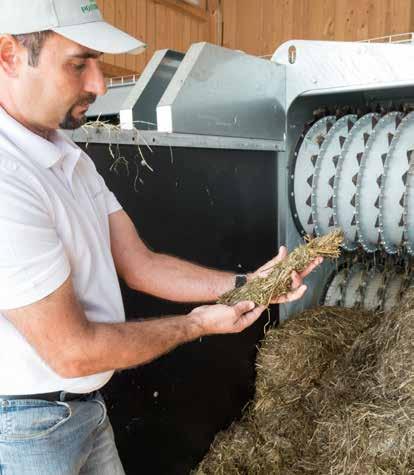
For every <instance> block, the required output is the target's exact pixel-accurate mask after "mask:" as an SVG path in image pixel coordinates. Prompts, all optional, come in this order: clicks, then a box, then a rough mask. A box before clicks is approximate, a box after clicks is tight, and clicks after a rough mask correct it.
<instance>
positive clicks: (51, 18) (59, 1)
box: [0, 0, 146, 54]
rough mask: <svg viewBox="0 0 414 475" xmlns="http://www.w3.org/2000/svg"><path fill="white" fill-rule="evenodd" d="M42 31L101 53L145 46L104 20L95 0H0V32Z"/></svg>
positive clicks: (117, 52)
mask: <svg viewBox="0 0 414 475" xmlns="http://www.w3.org/2000/svg"><path fill="white" fill-rule="evenodd" d="M45 30H52V31H55V32H56V33H59V34H60V35H62V36H64V37H65V38H68V39H69V40H72V41H75V42H76V43H79V44H80V45H82V46H86V47H87V48H90V49H93V50H95V51H99V52H102V53H110V54H120V53H130V54H139V53H141V52H142V51H144V49H145V48H146V44H145V43H143V42H142V41H140V40H137V39H136V38H133V37H132V36H130V35H128V34H127V33H125V32H123V31H121V30H119V29H118V28H115V27H114V26H112V25H110V24H109V23H107V22H105V21H104V20H103V18H102V14H101V12H100V10H99V7H98V5H97V4H96V0H0V34H9V35H22V34H25V33H34V32H39V31H45Z"/></svg>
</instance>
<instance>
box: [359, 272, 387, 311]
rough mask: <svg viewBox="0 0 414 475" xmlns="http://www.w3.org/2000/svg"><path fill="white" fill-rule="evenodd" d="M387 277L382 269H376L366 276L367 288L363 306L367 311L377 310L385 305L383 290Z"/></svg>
mask: <svg viewBox="0 0 414 475" xmlns="http://www.w3.org/2000/svg"><path fill="white" fill-rule="evenodd" d="M384 279H385V276H384V274H383V272H382V269H378V268H377V267H374V268H372V269H370V270H369V272H368V273H367V276H366V287H365V294H364V299H363V301H362V305H363V307H364V308H365V309H366V310H377V309H379V308H382V305H383V288H384Z"/></svg>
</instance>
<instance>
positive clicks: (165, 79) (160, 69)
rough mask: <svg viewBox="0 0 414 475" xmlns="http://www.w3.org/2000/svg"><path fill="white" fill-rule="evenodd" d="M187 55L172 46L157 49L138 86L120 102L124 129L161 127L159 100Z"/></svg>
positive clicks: (153, 128) (121, 120)
mask: <svg viewBox="0 0 414 475" xmlns="http://www.w3.org/2000/svg"><path fill="white" fill-rule="evenodd" d="M183 58H184V54H182V53H179V52H178V51H172V50H169V49H165V50H160V51H156V52H155V53H154V55H153V56H152V58H151V60H150V61H149V63H148V64H147V65H146V67H145V69H144V71H143V72H142V74H141V76H140V77H139V79H138V81H137V83H136V85H135V87H134V88H133V89H132V90H131V91H130V93H129V95H128V97H126V99H125V101H123V102H122V103H120V104H119V117H120V123H121V128H122V129H126V130H132V129H133V128H134V127H135V128H137V129H144V130H157V114H156V108H157V105H158V102H159V100H160V99H161V96H162V95H163V94H164V92H165V90H166V89H167V86H168V84H169V83H170V81H171V79H172V78H173V76H174V74H175V73H176V71H177V69H178V66H179V65H180V63H181V61H182V60H183Z"/></svg>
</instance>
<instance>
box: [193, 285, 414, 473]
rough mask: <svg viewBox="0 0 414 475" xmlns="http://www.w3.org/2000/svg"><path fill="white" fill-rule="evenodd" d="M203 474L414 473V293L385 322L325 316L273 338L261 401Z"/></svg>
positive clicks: (261, 376) (264, 362)
mask: <svg viewBox="0 0 414 475" xmlns="http://www.w3.org/2000/svg"><path fill="white" fill-rule="evenodd" d="M235 440H237V443H234V441H235ZM196 473H197V474H198V475H210V474H220V475H224V474H247V475H269V474H274V475H294V474H295V475H299V474H314V475H327V474H332V475H334V474H335V475H336V474H338V475H339V474H341V475H348V474H358V475H370V474H373V475H380V474H381V475H384V474H390V475H391V474H393V475H397V474H398V475H409V474H414V291H413V290H410V291H407V293H406V296H405V298H404V301H403V302H402V303H401V305H400V306H398V307H396V308H395V309H394V311H393V312H392V313H390V314H388V315H385V316H384V315H382V314H373V313H363V312H361V311H360V310H352V309H344V308H340V309H339V308H319V309H314V310H310V311H306V312H304V313H302V314H300V315H299V316H297V317H296V318H293V319H291V320H289V321H288V322H286V323H285V324H283V325H282V326H281V327H280V328H279V329H275V330H271V331H270V332H268V334H267V336H266V339H265V341H264V342H263V345H262V348H261V349H260V351H259V354H258V358H257V383H256V395H255V398H254V401H253V402H252V404H251V405H250V407H249V410H248V411H247V412H246V413H245V414H244V416H243V418H242V421H241V422H239V423H236V424H234V425H233V426H232V427H231V429H230V430H229V431H228V432H224V433H221V434H219V435H218V437H217V438H216V440H215V441H214V443H213V445H212V447H211V449H210V452H209V453H208V455H207V457H206V458H205V459H204V460H203V462H202V463H201V464H200V466H199V467H198V469H197V472H196Z"/></svg>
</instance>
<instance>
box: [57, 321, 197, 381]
mask: <svg viewBox="0 0 414 475" xmlns="http://www.w3.org/2000/svg"><path fill="white" fill-rule="evenodd" d="M199 336H201V329H200V326H199V325H198V324H197V323H196V320H195V319H194V318H192V317H191V316H177V317H164V318H162V319H154V320H144V321H139V322H126V323H114V324H108V323H91V324H90V325H89V329H88V331H87V332H85V334H84V335H83V338H82V341H81V340H78V342H77V343H78V344H77V345H76V348H73V352H72V354H70V352H69V353H68V354H67V358H68V360H67V363H66V364H65V363H62V366H63V367H62V368H59V369H60V371H59V372H60V373H62V372H63V373H64V376H66V377H69V378H75V377H81V376H88V375H91V374H96V373H100V372H104V371H109V370H117V369H125V368H129V367H131V366H136V365H141V364H144V363H148V362H149V361H152V360H153V359H155V358H157V357H159V356H161V355H163V354H164V353H167V352H169V351H171V350H172V349H174V348H175V347H177V346H179V345H181V344H183V343H187V342H189V341H192V340H195V339H196V338H198V337H199Z"/></svg>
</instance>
